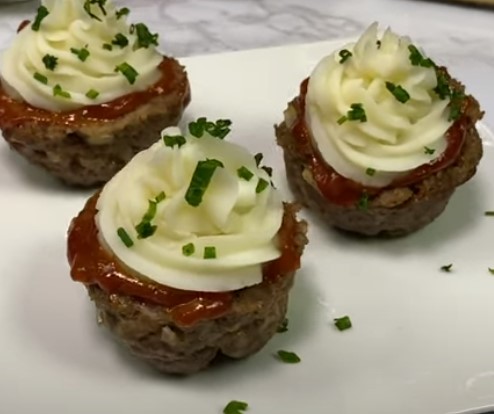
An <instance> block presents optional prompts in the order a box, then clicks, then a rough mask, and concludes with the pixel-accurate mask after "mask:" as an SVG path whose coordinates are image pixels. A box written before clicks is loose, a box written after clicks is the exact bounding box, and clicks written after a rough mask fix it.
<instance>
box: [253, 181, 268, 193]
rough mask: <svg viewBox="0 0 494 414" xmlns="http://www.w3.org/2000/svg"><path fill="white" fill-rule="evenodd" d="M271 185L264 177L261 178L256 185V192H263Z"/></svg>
mask: <svg viewBox="0 0 494 414" xmlns="http://www.w3.org/2000/svg"><path fill="white" fill-rule="evenodd" d="M268 186H269V182H267V181H266V180H265V179H264V178H259V181H258V182H257V186H256V193H257V194H260V193H262V192H263V191H264V190H265V189H266V188H267V187H268Z"/></svg>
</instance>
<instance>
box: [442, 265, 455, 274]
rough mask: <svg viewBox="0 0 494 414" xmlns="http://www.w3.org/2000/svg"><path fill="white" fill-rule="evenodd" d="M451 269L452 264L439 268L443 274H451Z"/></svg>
mask: <svg viewBox="0 0 494 414" xmlns="http://www.w3.org/2000/svg"><path fill="white" fill-rule="evenodd" d="M452 268H453V264H452V263H450V264H448V265H444V266H441V270H442V271H443V272H448V273H449V272H451V270H452Z"/></svg>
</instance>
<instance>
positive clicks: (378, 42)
mask: <svg viewBox="0 0 494 414" xmlns="http://www.w3.org/2000/svg"><path fill="white" fill-rule="evenodd" d="M376 46H377V48H378V49H381V41H380V40H377V41H376Z"/></svg>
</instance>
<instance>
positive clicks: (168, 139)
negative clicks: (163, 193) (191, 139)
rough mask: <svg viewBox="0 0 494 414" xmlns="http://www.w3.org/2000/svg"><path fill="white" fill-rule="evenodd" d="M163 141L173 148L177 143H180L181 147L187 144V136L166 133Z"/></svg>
mask: <svg viewBox="0 0 494 414" xmlns="http://www.w3.org/2000/svg"><path fill="white" fill-rule="evenodd" d="M163 142H164V143H165V145H166V146H167V147H171V148H173V147H174V146H175V145H178V147H179V148H180V147H181V146H182V145H184V144H185V142H186V140H185V137H184V136H182V135H164V136H163Z"/></svg>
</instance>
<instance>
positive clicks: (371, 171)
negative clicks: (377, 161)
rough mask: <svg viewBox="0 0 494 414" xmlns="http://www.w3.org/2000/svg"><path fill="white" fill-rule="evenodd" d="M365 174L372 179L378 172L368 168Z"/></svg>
mask: <svg viewBox="0 0 494 414" xmlns="http://www.w3.org/2000/svg"><path fill="white" fill-rule="evenodd" d="M365 173H366V174H367V175H368V176H370V177H372V176H373V175H374V174H376V170H375V169H374V168H367V169H366V170H365Z"/></svg>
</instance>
